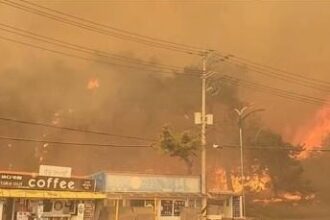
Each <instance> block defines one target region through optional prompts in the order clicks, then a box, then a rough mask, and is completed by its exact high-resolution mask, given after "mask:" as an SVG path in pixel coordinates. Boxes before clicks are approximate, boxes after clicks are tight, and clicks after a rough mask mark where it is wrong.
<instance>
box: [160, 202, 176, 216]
mask: <svg viewBox="0 0 330 220" xmlns="http://www.w3.org/2000/svg"><path fill="white" fill-rule="evenodd" d="M160 204H161V212H160V215H161V216H172V211H173V201H172V200H162V201H161V203H160Z"/></svg>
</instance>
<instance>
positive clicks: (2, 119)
mask: <svg viewBox="0 0 330 220" xmlns="http://www.w3.org/2000/svg"><path fill="white" fill-rule="evenodd" d="M0 120H1V121H7V122H14V123H19V124H25V125H34V126H42V127H47V128H54V129H60V130H67V131H74V132H82V133H89V134H97V135H103V136H110V137H118V138H125V139H134V140H140V141H156V140H155V139H152V138H143V137H137V136H130V135H121V134H114V133H110V132H104V131H95V130H85V129H78V128H71V127H65V126H58V125H52V124H48V123H42V122H34V121H27V120H19V119H14V118H8V117H0Z"/></svg>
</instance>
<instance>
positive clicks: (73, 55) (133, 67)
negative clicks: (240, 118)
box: [0, 35, 199, 77]
mask: <svg viewBox="0 0 330 220" xmlns="http://www.w3.org/2000/svg"><path fill="white" fill-rule="evenodd" d="M0 39H3V40H6V41H10V42H12V43H16V44H20V45H24V46H28V47H32V48H36V49H40V50H44V51H47V52H51V53H56V54H60V55H65V56H68V57H71V58H76V59H80V60H85V61H93V62H97V63H102V64H108V65H113V66H118V67H124V68H132V69H139V70H144V71H148V72H157V73H160V74H170V75H173V74H174V75H180V76H190V77H191V76H194V77H199V76H198V75H196V74H189V73H178V72H170V71H165V70H157V69H146V68H143V67H139V66H133V65H127V64H120V63H115V62H110V61H106V60H99V59H93V58H88V57H84V56H79V55H76V54H72V53H67V52H63V51H60V50H54V49H49V48H46V47H41V46H38V45H34V44H31V43H28V42H24V41H19V40H15V39H11V38H8V37H4V36H1V35H0Z"/></svg>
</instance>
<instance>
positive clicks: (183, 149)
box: [159, 126, 200, 174]
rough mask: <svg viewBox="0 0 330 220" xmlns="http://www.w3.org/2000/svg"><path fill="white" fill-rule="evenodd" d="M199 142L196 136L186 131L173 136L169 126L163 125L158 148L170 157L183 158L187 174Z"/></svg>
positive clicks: (190, 168) (190, 169)
mask: <svg viewBox="0 0 330 220" xmlns="http://www.w3.org/2000/svg"><path fill="white" fill-rule="evenodd" d="M199 144H200V143H199V141H198V138H196V137H195V136H193V135H191V134H190V133H189V132H188V131H184V132H182V133H181V134H180V135H178V136H175V135H174V134H173V132H172V131H171V130H170V128H169V127H168V126H165V127H164V128H163V130H162V133H161V137H160V141H159V148H160V149H161V151H162V152H164V153H166V154H168V155H170V156H171V157H178V158H180V159H181V160H183V161H184V162H185V164H186V166H187V171H188V174H191V173H192V167H193V159H194V157H196V151H197V149H198V146H199Z"/></svg>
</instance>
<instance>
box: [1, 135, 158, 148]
mask: <svg viewBox="0 0 330 220" xmlns="http://www.w3.org/2000/svg"><path fill="white" fill-rule="evenodd" d="M0 139H2V140H11V141H22V142H33V143H44V144H59V145H77V146H95V147H113V148H148V147H150V148H152V145H119V144H101V143H82V142H63V141H51V140H40V139H30V138H17V137H6V136H0Z"/></svg>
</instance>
